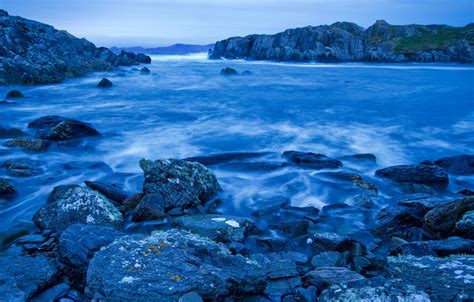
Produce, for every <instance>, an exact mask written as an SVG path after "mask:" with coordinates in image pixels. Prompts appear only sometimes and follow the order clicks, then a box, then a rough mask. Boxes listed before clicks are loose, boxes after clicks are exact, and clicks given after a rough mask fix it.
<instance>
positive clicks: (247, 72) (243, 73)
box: [242, 70, 252, 76]
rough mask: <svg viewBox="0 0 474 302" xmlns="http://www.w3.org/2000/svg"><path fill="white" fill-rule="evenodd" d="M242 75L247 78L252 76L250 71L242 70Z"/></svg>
mask: <svg viewBox="0 0 474 302" xmlns="http://www.w3.org/2000/svg"><path fill="white" fill-rule="evenodd" d="M242 75H243V76H249V75H252V72H251V71H250V70H244V71H242Z"/></svg>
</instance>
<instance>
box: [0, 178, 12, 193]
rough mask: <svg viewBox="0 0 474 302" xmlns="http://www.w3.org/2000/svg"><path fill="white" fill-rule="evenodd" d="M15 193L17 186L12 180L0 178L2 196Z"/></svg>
mask: <svg viewBox="0 0 474 302" xmlns="http://www.w3.org/2000/svg"><path fill="white" fill-rule="evenodd" d="M15 193H16V190H15V187H14V186H13V185H12V184H11V183H10V181H9V180H7V179H4V178H0V198H2V197H3V198H9V197H11V196H13V194H15Z"/></svg>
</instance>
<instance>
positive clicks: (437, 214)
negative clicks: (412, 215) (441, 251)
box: [423, 197, 474, 236]
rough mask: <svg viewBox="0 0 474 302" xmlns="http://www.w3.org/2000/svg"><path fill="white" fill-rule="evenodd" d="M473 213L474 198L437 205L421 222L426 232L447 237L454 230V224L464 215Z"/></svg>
mask: <svg viewBox="0 0 474 302" xmlns="http://www.w3.org/2000/svg"><path fill="white" fill-rule="evenodd" d="M469 211H474V197H466V198H464V199H460V200H456V201H452V202H448V203H445V204H442V205H439V206H437V207H435V208H434V209H432V210H431V211H429V212H428V213H426V215H425V216H424V217H423V221H424V223H425V226H426V228H427V229H428V230H430V231H431V232H434V233H440V234H441V235H443V236H449V235H450V234H451V233H452V232H453V231H454V230H455V228H456V223H457V222H458V221H459V220H460V219H461V218H462V217H463V215H464V213H466V212H469Z"/></svg>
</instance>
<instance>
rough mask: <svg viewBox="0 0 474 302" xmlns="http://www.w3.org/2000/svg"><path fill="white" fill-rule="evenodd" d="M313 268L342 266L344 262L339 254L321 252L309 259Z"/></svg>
mask: <svg viewBox="0 0 474 302" xmlns="http://www.w3.org/2000/svg"><path fill="white" fill-rule="evenodd" d="M311 264H312V265H313V266H314V267H315V268H319V267H323V266H343V265H344V260H343V259H342V256H341V254H340V253H339V252H322V253H320V254H318V255H315V256H314V257H313V259H311Z"/></svg>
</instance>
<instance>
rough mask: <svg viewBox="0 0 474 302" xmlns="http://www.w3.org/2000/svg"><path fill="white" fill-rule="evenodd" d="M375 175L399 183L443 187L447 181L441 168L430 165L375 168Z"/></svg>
mask: <svg viewBox="0 0 474 302" xmlns="http://www.w3.org/2000/svg"><path fill="white" fill-rule="evenodd" d="M375 175H377V176H379V177H383V178H387V179H390V180H392V181H394V182H397V183H400V184H408V185H412V184H416V185H425V186H428V187H434V188H445V187H446V186H447V185H448V183H449V178H448V175H447V174H446V173H445V172H444V170H443V169H441V168H439V167H437V166H432V165H401V166H393V167H388V168H384V169H380V170H377V171H376V172H375Z"/></svg>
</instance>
